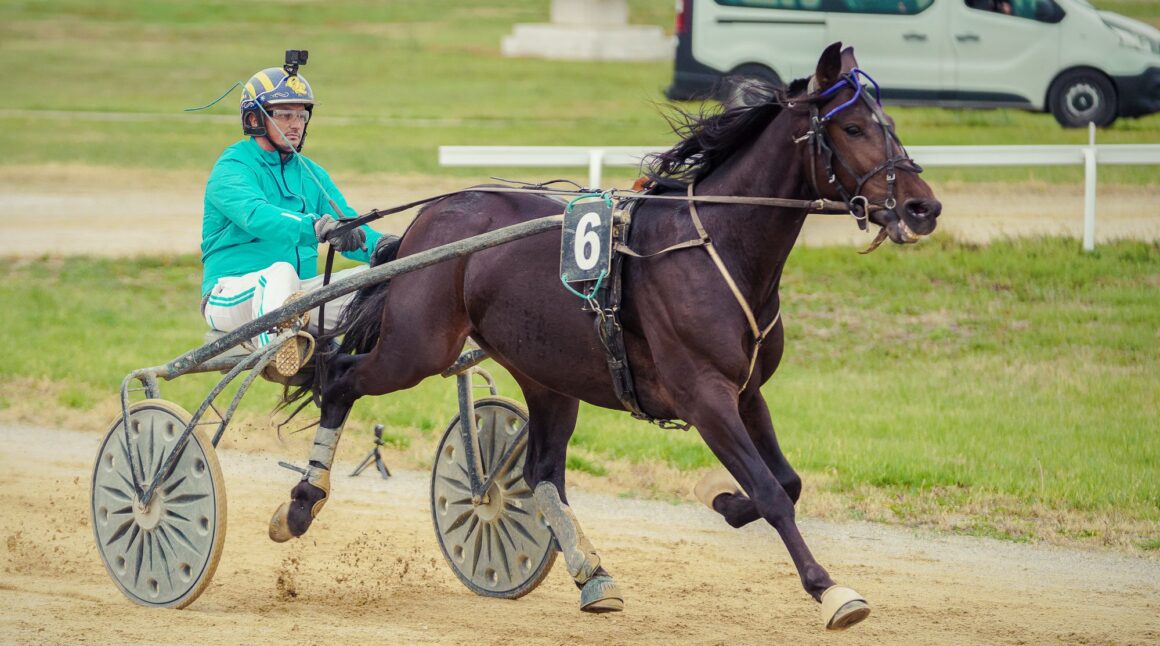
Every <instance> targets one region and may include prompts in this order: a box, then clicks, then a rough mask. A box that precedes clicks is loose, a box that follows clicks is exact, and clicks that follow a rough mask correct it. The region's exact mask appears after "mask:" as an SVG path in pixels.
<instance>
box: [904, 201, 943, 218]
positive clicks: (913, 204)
mask: <svg viewBox="0 0 1160 646" xmlns="http://www.w3.org/2000/svg"><path fill="white" fill-rule="evenodd" d="M906 211H907V213H909V214H910V215H912V216H913V217H914V218H916V219H919V220H925V219H928V218H930V219H933V218H937V217H938V214H939V213H940V212H941V211H942V204H941V203H940V202H939V201H938V200H920V199H911V200H907V201H906Z"/></svg>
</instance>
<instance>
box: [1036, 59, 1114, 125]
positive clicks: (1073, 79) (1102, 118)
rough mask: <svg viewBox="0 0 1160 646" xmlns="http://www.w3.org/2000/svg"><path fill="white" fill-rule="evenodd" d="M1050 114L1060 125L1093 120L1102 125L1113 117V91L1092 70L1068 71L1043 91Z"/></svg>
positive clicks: (1109, 122)
mask: <svg viewBox="0 0 1160 646" xmlns="http://www.w3.org/2000/svg"><path fill="white" fill-rule="evenodd" d="M1047 103H1048V106H1049V107H1050V108H1051V114H1052V115H1054V116H1055V120H1056V121H1058V122H1059V125H1061V126H1063V127H1064V128H1082V127H1084V126H1086V125H1087V124H1088V122H1089V121H1090V122H1093V123H1095V124H1096V125H1097V126H1099V127H1101V128H1103V127H1105V126H1110V125H1111V124H1112V122H1113V121H1115V120H1116V90H1115V88H1113V87H1112V82H1111V81H1109V80H1108V78H1107V77H1106V76H1104V75H1103V74H1100V73H1099V72H1096V71H1094V70H1072V71H1070V72H1067V73H1065V74H1063V75H1062V76H1060V77H1059V78H1058V79H1056V80H1055V83H1052V85H1051V91H1050V92H1048V94H1047Z"/></svg>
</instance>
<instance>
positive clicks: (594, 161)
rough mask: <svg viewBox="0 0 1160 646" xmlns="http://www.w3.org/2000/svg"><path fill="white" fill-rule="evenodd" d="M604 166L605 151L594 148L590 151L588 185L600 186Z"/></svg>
mask: <svg viewBox="0 0 1160 646" xmlns="http://www.w3.org/2000/svg"><path fill="white" fill-rule="evenodd" d="M603 167H604V151H603V150H600V149H599V148H594V149H592V150H589V151H588V187H587V188H600V173H601V169H602V168H603Z"/></svg>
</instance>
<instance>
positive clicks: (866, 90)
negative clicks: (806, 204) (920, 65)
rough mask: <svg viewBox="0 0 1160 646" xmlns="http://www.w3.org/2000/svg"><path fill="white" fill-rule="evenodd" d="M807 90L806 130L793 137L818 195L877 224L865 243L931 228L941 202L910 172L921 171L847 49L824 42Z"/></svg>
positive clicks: (904, 238)
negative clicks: (804, 151)
mask: <svg viewBox="0 0 1160 646" xmlns="http://www.w3.org/2000/svg"><path fill="white" fill-rule="evenodd" d="M862 79H866V80H868V81H869V82H870V83H872V84H873V87H872V88H871V87H863V85H862ZM807 92H808V93H807V96H805V97H802V99H803V101H802V102H803V103H806V104H808V106H809V109H810V123H809V130H808V132H807V133H806V135H804V136H803V137H802V138H799V140H801V141H805V142H807V145H808V146H809V148H810V167H809V170H808V172H809V173H810V181H811V183H812V184H813V186H814V189H815V190H817V191H818V194H819V196H820V197H824V198H827V199H832V200H841V201H843V202H845V203H846V205H847V206H848V207H849V208H850V212H851V213H853V214H854V217H855V218H856V219H857V220H858V225H859V226H860V227H862V228H863V229H865V228H867V226H866V223H867V221H869V222H871V223H874V224H877V225H878V226H879V227H881V229H880V230H879V232H878V237H877V239H876V240H875V241H874V245H873V247H876V246H878V244H880V243H881V242H882V241H883V240H885V239H886V237H888V236H889V238H890V239H891V240H893V241H894V242H896V243H900V244H901V243H908V242H916V241H918V239H919V238H921V237H922V236H925V235H928V234H930V233H931V232H932V231H934V228H935V225H936V219H937V218H938V215H939V212H941V211H942V203H940V202H939V201H938V200H937V199H935V197H934V192H933V191H932V190H931V188H930V186H929V185H928V184H927V183H926V182H924V181H923V180H922V178H920V177H919V176H918V174H919V173H920V172H922V169H921V168H920V167H919V166H918V165H917V164H915V163H914V161H913V160H912V159H910V157H909V155H907V153H906V149H905V148H903V146H902V142H901V141H900V140H899V139H898V136H897V135H895V134H894V120H893V119H891V118H890V117H889V116H887V115H886V113H885V112H883V110H882V106H881V105H879V103H878V85H877V83H875V82H874V80H873V79H871V78H870V77H869V76H868V75H867V74H866V73H864V72H862V70H860V69H858V62H857V61H856V60H855V59H854V50H853V49H852V48H847V49H845V50H843V49H842V44H841V43H834V44H833V45H830V46H829V47H827V48H826V51H825V52H823V53H822V56H821V58H820V59H819V60H818V67H817V71H816V72H815V73H814V76H813V78H811V79H810V83H809V89H808V91H807ZM873 247H871V248H873Z"/></svg>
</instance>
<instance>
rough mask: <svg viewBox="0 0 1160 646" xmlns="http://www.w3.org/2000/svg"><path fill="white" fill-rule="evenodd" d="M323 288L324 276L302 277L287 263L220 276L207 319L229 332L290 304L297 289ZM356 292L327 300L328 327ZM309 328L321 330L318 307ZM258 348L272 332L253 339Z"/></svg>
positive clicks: (347, 272)
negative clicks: (290, 298)
mask: <svg viewBox="0 0 1160 646" xmlns="http://www.w3.org/2000/svg"><path fill="white" fill-rule="evenodd" d="M366 269H367V268H366V266H365V265H364V266H359V267H352V268H351V269H344V270H342V271H338V272H335V273H333V274H331V281H335V280H338V279H340V278H343V277H346V276H351V275H354V274H357V273H358V272H361V271H366ZM319 287H322V276H315V277H314V278H308V279H306V280H301V279H299V278H298V273H297V272H295V271H294V267H293V266H292V265H291V264H290V263H287V262H276V263H274V264H272V265H270V266H269V267H266V268H265V269H262V270H260V271H255V272H252V273H249V274H246V275H244V276H227V277H225V278H219V279H218V282H217V283H216V284H215V285H214V286H213V289H211V290H210V292H209V299H208V301H207V302H206V306H205V312H204V314H205V321H206V323H209V326H210V327H211V328H213V329H215V330H221V331H222V332H229V331H231V330H235V329H237V328H239V327H241V326H243V325H245V324H246V323H249V322H250V321H252V320H254V319H256V318H258V317H259V316H262V315H263V314H265V313H267V312H271V311H273V310H275V309H277V308H279V307H282V305H284V304H285V303H286V299H287V298H288V297H289V296H290V294H293V293H294V292H297V291H305V292H310V291H313V290H315V289H318V288H319ZM352 298H354V292H351V293H350V294H347V295H346V296H339V297H338V298H336V299H334V300H332V301H327V303H326V329H327V330H334V326H336V325H338V317H339V315H340V314H342V310H343V309H344V308H345V307H346V304H347V303H348V302H350V299H352ZM307 330H308V331H309V332H310V333H311V334H317V333H318V308H314V309H312V310H310V324H309V325H308V326H307ZM253 342H254V345H255V346H256V347H262V346H265V345H267V344H268V343H270V335H269V333H267V332H262V333H261V334H259V335H258V336H256V337H254V339H253Z"/></svg>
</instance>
